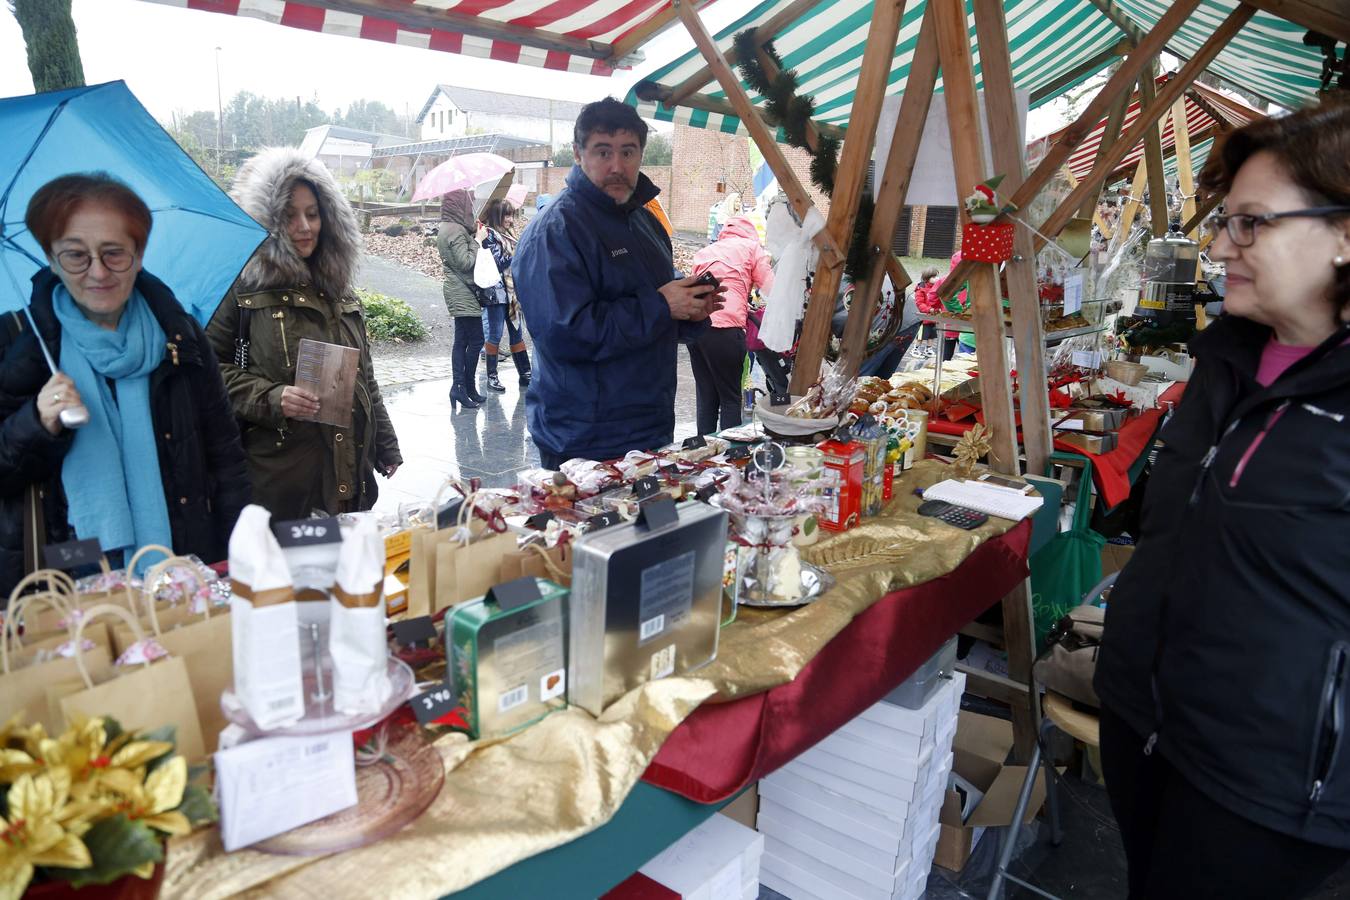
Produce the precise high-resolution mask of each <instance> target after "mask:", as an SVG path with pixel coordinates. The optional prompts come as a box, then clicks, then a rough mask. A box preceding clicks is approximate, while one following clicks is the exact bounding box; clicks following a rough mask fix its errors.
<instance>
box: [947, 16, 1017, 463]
mask: <svg viewBox="0 0 1350 900" xmlns="http://www.w3.org/2000/svg"><path fill="white" fill-rule="evenodd" d="M928 9H929V10H930V11H931V12H932V14H933V15H934V20H933V23H934V26H935V30H936V32H937V46H938V60H939V62H940V64H941V66H942V85H943V92H944V94H945V95H946V101H947V124H948V126H949V129H950V131H951V145H952V166H953V168H954V169H955V173H956V196H958V197H965V196H968V195H970V194H971V193H973V192H974V190H975V185H976V184H978V183H979V182H981V181H983V180H984V178H985V175H986V170H985V164H984V161H983V159H981V157H982V156H983V152H982V141H981V140H980V132H981V128H980V110H979V103H978V100H977V99H976V94H975V73H974V71H973V70H972V69H971V52H970V37H969V33H968V31H967V28H966V5H965V2H964V0H929V5H928ZM990 105H992V102H991V104H990ZM961 221H962V222H963V223H965V222H968V221H969V217H968V216H967V215H966V212H965V209H964V208H962V209H961ZM949 277H950V276H949ZM968 280H969V283H970V289H969V294H968V296H970V297H971V303H972V311H971V319H972V321H973V323H974V325H975V355H976V358H977V359H978V361H979V366H980V402H981V404H982V406H983V407H984V424H985V425H986V426H987V427H988V428H989V429H990V430H991V431H992V433H993V436H992V441H991V445H990V449H989V465H990V467H991V468H992V469H994V471H996V472H1005V473H1014V474H1015V473H1017V472H1018V471H1019V467H1018V464H1017V432H1016V426H1015V424H1014V421H1013V404H1012V382H1011V379H1010V378H1009V375H1008V353H1007V346H1006V344H1005V341H1004V331H1003V304H1002V302H1001V300H1000V298H999V291H998V267H997V266H995V265H992V264H989V263H975V264H974V265H972V266H971V267H970V272H969V276H968Z"/></svg>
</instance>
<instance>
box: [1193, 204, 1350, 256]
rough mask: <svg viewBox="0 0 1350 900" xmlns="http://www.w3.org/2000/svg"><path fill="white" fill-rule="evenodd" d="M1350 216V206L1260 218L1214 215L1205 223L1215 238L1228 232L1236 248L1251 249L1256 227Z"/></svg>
mask: <svg viewBox="0 0 1350 900" xmlns="http://www.w3.org/2000/svg"><path fill="white" fill-rule="evenodd" d="M1345 214H1350V206H1313V207H1310V208H1308V209H1291V210H1289V211H1288V212H1275V213H1264V214H1262V215H1259V216H1254V215H1251V214H1250V213H1234V214H1233V215H1231V216H1221V215H1217V214H1216V215H1212V216H1210V217H1209V218H1208V219H1207V220H1206V221H1205V229H1206V230H1207V231H1209V234H1210V236H1211V237H1213V238H1217V237H1218V236H1219V232H1220V231H1224V230H1227V232H1228V239H1229V240H1230V241H1232V242H1233V246H1235V247H1250V246H1251V245H1252V244H1253V243H1254V242H1255V241H1256V226H1258V225H1265V224H1266V223H1267V222H1273V221H1275V220H1276V219H1294V218H1299V219H1305V218H1311V219H1320V218H1324V217H1326V216H1337V215H1345Z"/></svg>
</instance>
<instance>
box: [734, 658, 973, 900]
mask: <svg viewBox="0 0 1350 900" xmlns="http://www.w3.org/2000/svg"><path fill="white" fill-rule="evenodd" d="M964 689H965V676H964V675H960V674H958V675H956V676H955V677H954V678H953V679H952V680H951V681H950V682H948V683H947V684H945V685H944V686H943V687H941V688H939V689H938V690H937V691H936V692H935V693H934V694H933V696H932V697H931V698H929V700H928V702H927V703H926V704H924V706H923V707H922V708H921V709H905V708H904V707H900V706H895V705H892V704H890V703H886V702H882V703H878V704H876V705H875V706H872V707H870V708H869V709H867V710H865V711H864V712H863V713H862V714H861V715H860V716H858V717H857V718H856V719H854V720H852V721H851V722H849V723H847V724H845V725H844V726H843V727H842V728H840V729H839V730H838V731H836V732H835V733H834V734H832V735H830V736H829V737H827V738H825V739H824V740H822V741H821V742H820V743H818V744H816V746H814V747H812V748H811V749H809V750H807V751H806V752H805V753H803V754H801V755H800V756H799V757H797V758H796V759H794V760H793V761H792V762H790V763H788V764H787V765H786V766H784V767H783V768H781V769H779V770H778V771H777V772H775V773H773V774H772V775H769V776H768V777H767V778H764V779H763V780H762V781H760V785H759V794H760V803H759V818H758V821H757V826H758V828H759V830H760V831H761V832H762V833H763V834H764V837H765V842H764V857H763V861H762V863H761V866H760V881H761V882H762V883H763V884H765V885H767V886H768V887H770V888H772V889H773V890H775V891H777V892H778V893H780V894H783V895H784V896H786V897H789V898H791V900H827V898H828V900H915V898H918V897H921V896H922V895H923V892H924V888H925V885H926V884H927V880H928V871H929V869H931V868H932V863H933V853H934V850H935V848H936V846H937V839H938V831H939V829H938V814H939V813H940V811H941V808H942V799H943V795H944V794H945V792H946V788H947V782H948V779H949V776H950V775H951V770H952V738H953V736H954V735H955V733H956V717H957V713H958V712H959V711H960V706H961V694H962V692H963V691H964Z"/></svg>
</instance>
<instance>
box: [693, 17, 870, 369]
mask: <svg viewBox="0 0 1350 900" xmlns="http://www.w3.org/2000/svg"><path fill="white" fill-rule="evenodd" d="M673 2H674V3H675V4H676V6H677V7H678V9H679V11H680V19H681V20H682V21H683V22H684V27H685V28H686V29H688V31H689V35H690V37H692V38H693V39H694V44H695V45H696V46H697V47H698V49H699V52H700V53H702V54H703V58H704V59H706V60H707V61H708V65H709V66H710V67H711V68H712V70H713V73H714V74H715V75H716V76H717V82H718V84H720V85H721V86H722V90H723V92H724V93H725V94H726V95H727V99H728V100H729V101H731V106H732V108H733V109H734V110H735V111H736V115H737V116H739V117H740V120H741V121H742V122H743V123H745V128H746V130H747V131H749V132H750V137H751V139H752V140H754V142H755V146H756V147H758V148H759V152H760V153H763V154H764V161H765V162H767V163H768V164H769V169H770V170H772V171H773V174H774V175H775V176H776V177H777V178H778V184H779V186H780V187H781V188H782V189H783V192H784V193H786V194H787V197H788V202H790V203H791V204H792V208H793V210H795V211H796V213H797V218H798V219H804V218H806V214H807V213H809V212H810V211H811V210H813V209H815V204H813V203H812V202H811V198H810V197H809V196H808V195H807V193H806V188H804V187H803V186H802V183H801V181H800V180H799V179H798V178H797V173H795V172H794V171H792V166H791V165H789V164H788V161H787V157H786V156H784V155H783V148H782V147H780V146H779V145H778V142H777V141H776V140H774V136H773V134H772V133H770V131H769V128H768V126H767V125H765V124H764V120H763V119H761V118H760V117H759V112H758V110H756V109H755V106H754V104H753V103H752V102H750V95H749V94H747V93H746V92H745V88H743V87H741V82H740V80H739V79H737V78H736V73H735V72H732V71H731V66H729V65H727V61H726V58H725V57H724V56H723V55H722V51H721V50H719V49H717V44H716V43H715V42H714V41H713V39H712V35H710V34H709V33H708V29H707V28H705V27H704V26H703V21H702V20H701V19H699V17H698V10H696V9H694V7H693V6H692V5H690V4H689V3H688V2H686V0H673ZM815 243H816V245H817V246H818V247H819V248H820V259H821V262H822V263H823V264H834V265H842V264H843V261H844V255H843V253H841V252H840V250H839V246H838V244H836V243H835V240H834V238H833V237H831V235H830V232H829V229H828V228H822V229H821V230H820V231H819V232H818V233H817V234H816V239H815ZM821 350H822V351H823V350H824V344H823V343H822V345H821ZM798 358H799V359H800V357H798ZM808 383H809V382H808Z"/></svg>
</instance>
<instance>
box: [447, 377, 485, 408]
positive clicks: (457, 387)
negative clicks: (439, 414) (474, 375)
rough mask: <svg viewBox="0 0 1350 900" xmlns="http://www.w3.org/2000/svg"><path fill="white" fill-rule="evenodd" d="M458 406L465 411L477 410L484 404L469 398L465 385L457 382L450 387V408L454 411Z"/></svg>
mask: <svg viewBox="0 0 1350 900" xmlns="http://www.w3.org/2000/svg"><path fill="white" fill-rule="evenodd" d="M457 405H458V406H462V407H464V408H465V409H477V408H478V407H479V406H481V405H482V404H481V403H478V402H476V401H474V399H473V398H472V397H470V396H469V394H468V392H467V391H465V390H464V385H463V384H460V383H458V382H456V383H454V384H452V385H451V386H450V408H451V409H452V410H453V409H455V407H456V406H457Z"/></svg>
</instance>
